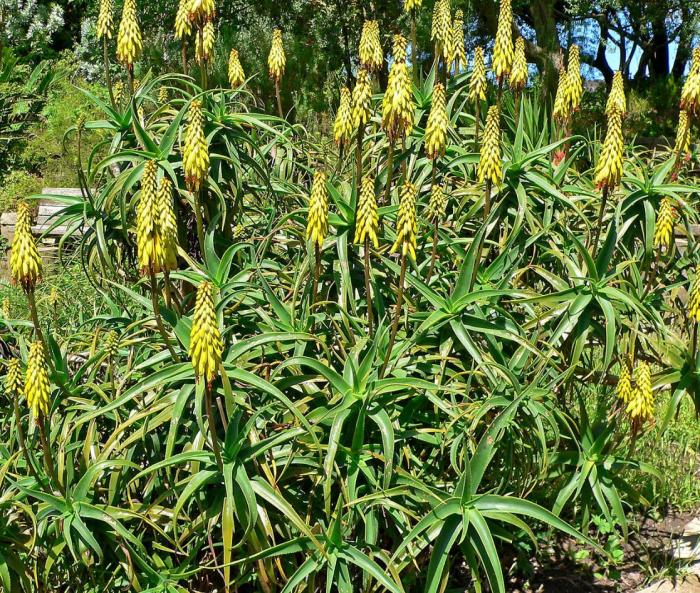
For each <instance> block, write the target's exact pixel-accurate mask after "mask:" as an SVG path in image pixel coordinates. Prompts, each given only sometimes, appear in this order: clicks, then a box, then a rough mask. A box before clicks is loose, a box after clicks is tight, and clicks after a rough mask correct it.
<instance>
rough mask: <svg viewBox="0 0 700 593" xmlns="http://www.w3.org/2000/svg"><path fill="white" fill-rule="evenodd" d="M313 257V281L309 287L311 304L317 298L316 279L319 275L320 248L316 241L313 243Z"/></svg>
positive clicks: (314, 302) (313, 303)
mask: <svg viewBox="0 0 700 593" xmlns="http://www.w3.org/2000/svg"><path fill="white" fill-rule="evenodd" d="M314 258H315V262H316V265H315V266H314V283H313V287H312V289H311V304H312V305H315V304H316V301H317V300H318V294H317V293H318V280H319V277H320V276H321V248H320V247H319V245H318V243H314Z"/></svg>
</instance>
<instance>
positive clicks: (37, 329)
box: [27, 288, 49, 354]
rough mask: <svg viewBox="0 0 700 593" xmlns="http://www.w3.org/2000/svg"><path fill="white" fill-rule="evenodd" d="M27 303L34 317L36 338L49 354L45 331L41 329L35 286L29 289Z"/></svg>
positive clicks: (31, 315)
mask: <svg viewBox="0 0 700 593" xmlns="http://www.w3.org/2000/svg"><path fill="white" fill-rule="evenodd" d="M27 304H28V305H29V315H30V317H31V319H32V325H34V333H35V334H36V338H37V340H39V341H40V342H41V343H42V344H43V345H44V350H45V351H46V352H47V354H48V351H49V350H48V344H47V343H46V339H45V338H44V332H42V331H41V324H40V323H39V315H38V314H37V309H36V299H35V298H34V289H33V288H30V289H29V290H27Z"/></svg>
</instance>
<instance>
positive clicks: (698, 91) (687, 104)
mask: <svg viewBox="0 0 700 593" xmlns="http://www.w3.org/2000/svg"><path fill="white" fill-rule="evenodd" d="M681 109H684V110H686V111H688V112H690V113H692V114H693V115H694V116H698V115H700V47H696V48H695V49H694V50H693V61H692V64H691V66H690V72H689V73H688V78H686V80H685V84H684V85H683V90H682V91H681Z"/></svg>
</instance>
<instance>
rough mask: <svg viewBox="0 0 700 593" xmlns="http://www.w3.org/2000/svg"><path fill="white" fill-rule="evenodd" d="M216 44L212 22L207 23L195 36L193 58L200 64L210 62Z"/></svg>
mask: <svg viewBox="0 0 700 593" xmlns="http://www.w3.org/2000/svg"><path fill="white" fill-rule="evenodd" d="M215 43H216V30H215V29H214V23H213V21H207V22H206V23H205V24H204V27H202V29H201V30H200V31H199V33H198V35H197V40H196V45H195V58H196V59H197V61H198V62H199V63H200V64H205V63H206V62H209V61H211V58H212V56H213V55H214V44H215Z"/></svg>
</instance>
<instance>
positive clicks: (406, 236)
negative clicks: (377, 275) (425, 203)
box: [391, 181, 418, 259]
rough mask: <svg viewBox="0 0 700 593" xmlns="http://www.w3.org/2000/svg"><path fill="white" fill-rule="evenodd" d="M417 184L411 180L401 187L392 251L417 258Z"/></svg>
mask: <svg viewBox="0 0 700 593" xmlns="http://www.w3.org/2000/svg"><path fill="white" fill-rule="evenodd" d="M416 195H417V190H416V186H415V185H413V184H412V183H411V182H410V181H407V182H406V183H404V185H403V187H402V188H401V197H400V201H399V213H398V216H397V217H396V241H394V244H393V245H392V246H391V251H392V252H394V253H400V254H401V255H404V256H405V255H408V256H410V257H412V258H413V259H416V232H417V230H418V229H417V222H416Z"/></svg>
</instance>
